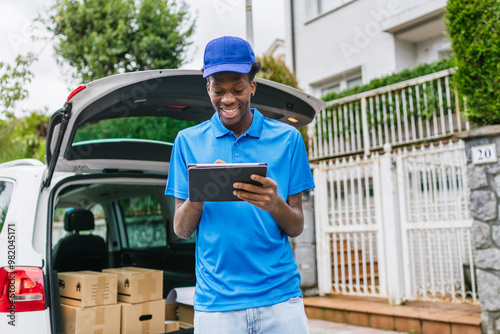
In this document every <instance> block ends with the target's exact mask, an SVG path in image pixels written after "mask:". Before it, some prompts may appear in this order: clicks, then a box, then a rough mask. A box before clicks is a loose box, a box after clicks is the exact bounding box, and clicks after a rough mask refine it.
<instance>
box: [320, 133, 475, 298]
mask: <svg viewBox="0 0 500 334" xmlns="http://www.w3.org/2000/svg"><path fill="white" fill-rule="evenodd" d="M314 176H315V182H316V190H315V220H316V242H317V245H316V249H317V263H318V288H319V291H320V293H323V294H324V293H341V294H348V295H362V296H380V297H387V298H389V299H390V300H391V301H393V302H394V303H401V302H402V301H404V300H409V299H410V300H412V299H420V300H440V301H455V302H456V301H460V302H472V303H477V289H476V287H475V271H474V265H473V248H472V240H471V235H470V226H471V224H472V219H471V218H470V216H469V209H468V204H467V203H468V195H469V190H468V187H467V184H466V182H467V178H466V171H465V153H464V144H463V142H461V141H458V142H451V141H450V142H449V143H448V144H443V143H439V144H437V143H436V144H430V145H428V146H421V147H420V148H418V149H417V148H415V147H414V148H413V149H410V150H407V149H401V150H398V151H396V152H391V150H388V151H387V152H386V153H385V154H383V155H380V156H379V155H378V153H375V154H373V155H372V156H370V157H368V156H364V158H360V157H359V156H358V157H356V158H354V157H344V158H342V159H335V161H334V160H329V161H321V162H320V163H319V164H318V165H317V166H316V167H315V168H314Z"/></svg>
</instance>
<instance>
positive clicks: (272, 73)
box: [257, 55, 299, 88]
mask: <svg viewBox="0 0 500 334" xmlns="http://www.w3.org/2000/svg"><path fill="white" fill-rule="evenodd" d="M258 60H259V61H260V62H261V64H262V70H261V71H260V72H259V73H258V74H257V76H258V77H260V78H263V79H267V80H271V81H276V82H279V83H282V84H284V85H287V86H290V87H293V88H299V84H298V83H297V79H296V78H295V74H294V73H293V72H292V71H290V69H289V68H288V67H287V66H286V64H285V61H284V60H283V58H281V57H273V56H271V55H265V56H263V57H261V58H258Z"/></svg>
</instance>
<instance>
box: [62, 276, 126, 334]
mask: <svg viewBox="0 0 500 334" xmlns="http://www.w3.org/2000/svg"><path fill="white" fill-rule="evenodd" d="M116 287H117V277H116V275H113V274H106V273H100V272H95V271H80V272H66V273H59V295H60V298H61V318H62V325H63V331H64V333H75V334H79V333H82V334H84V333H95V332H98V331H101V332H102V333H106V334H108V333H109V334H115V333H116V334H119V333H120V317H121V307H120V305H118V304H117V289H116Z"/></svg>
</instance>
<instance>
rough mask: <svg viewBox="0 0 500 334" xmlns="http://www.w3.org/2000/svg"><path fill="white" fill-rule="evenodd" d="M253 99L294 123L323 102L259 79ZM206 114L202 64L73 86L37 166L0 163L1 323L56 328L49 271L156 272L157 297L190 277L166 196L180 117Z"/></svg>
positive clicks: (189, 247)
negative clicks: (160, 282)
mask: <svg viewBox="0 0 500 334" xmlns="http://www.w3.org/2000/svg"><path fill="white" fill-rule="evenodd" d="M257 82H258V87H257V93H256V95H255V97H253V98H252V106H253V107H256V108H258V109H259V110H260V111H261V112H262V113H263V114H264V115H265V116H267V117H270V118H274V119H278V120H280V121H282V122H285V123H289V124H292V125H293V126H296V127H301V126H304V125H306V124H307V123H309V122H310V121H311V120H312V119H313V118H314V116H315V115H316V114H317V113H318V112H319V111H320V110H321V109H322V108H324V106H325V105H324V103H323V102H322V101H320V100H318V99H316V98H314V97H311V96H309V95H308V94H306V93H304V92H301V91H298V90H295V89H292V88H290V87H287V86H284V85H280V84H277V83H274V82H271V81H267V80H262V79H257ZM213 113H214V110H213V108H212V105H211V103H210V100H209V98H208V94H207V92H206V81H205V79H203V78H202V76H201V72H200V71H190V70H163V71H160V70H158V71H146V72H136V73H127V74H120V75H115V76H111V77H107V78H103V79H101V80H97V81H95V82H92V83H90V84H88V85H86V86H80V87H79V88H78V89H76V90H75V91H74V92H73V93H72V94H71V95H70V96H69V97H68V100H67V102H66V103H65V104H64V107H63V108H62V109H60V110H58V111H57V112H56V113H54V115H53V116H52V118H51V120H50V123H49V129H48V135H47V148H46V164H42V163H41V162H39V161H37V160H30V159H24V160H17V161H11V162H7V163H4V164H0V333H60V332H62V329H61V313H60V305H59V288H58V284H59V282H58V279H57V273H58V272H64V271H75V270H87V269H88V270H100V269H102V268H107V267H122V266H138V267H147V268H155V269H160V270H163V272H164V295H166V294H167V292H168V291H169V290H170V289H171V288H173V287H179V286H188V285H194V284H195V276H194V238H191V239H189V240H183V239H180V238H178V237H176V235H175V234H174V233H173V228H172V221H173V213H174V200H173V199H172V198H170V197H168V196H165V195H164V191H165V184H166V179H167V171H168V165H169V159H170V152H171V149H172V142H173V141H174V139H175V136H176V134H177V131H178V129H179V128H180V127H187V126H190V125H193V124H196V123H199V122H202V121H205V120H208V119H209V118H210V117H211V116H212V115H213Z"/></svg>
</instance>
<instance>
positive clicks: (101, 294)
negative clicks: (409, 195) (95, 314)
mask: <svg viewBox="0 0 500 334" xmlns="http://www.w3.org/2000/svg"><path fill="white" fill-rule="evenodd" d="M105 295H106V276H98V277H97V289H96V290H95V301H96V305H103V304H104V298H105Z"/></svg>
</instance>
